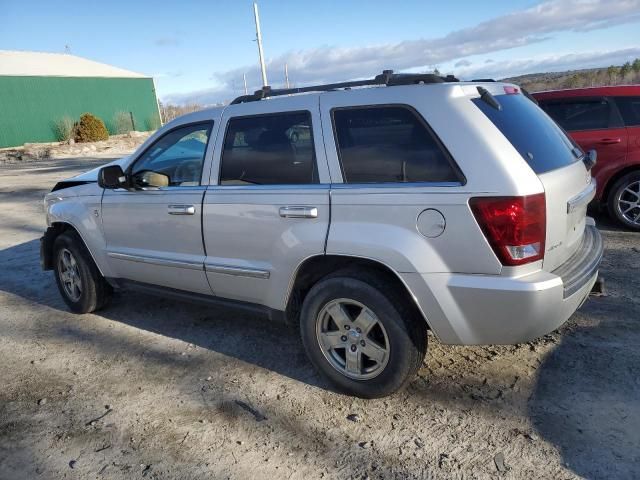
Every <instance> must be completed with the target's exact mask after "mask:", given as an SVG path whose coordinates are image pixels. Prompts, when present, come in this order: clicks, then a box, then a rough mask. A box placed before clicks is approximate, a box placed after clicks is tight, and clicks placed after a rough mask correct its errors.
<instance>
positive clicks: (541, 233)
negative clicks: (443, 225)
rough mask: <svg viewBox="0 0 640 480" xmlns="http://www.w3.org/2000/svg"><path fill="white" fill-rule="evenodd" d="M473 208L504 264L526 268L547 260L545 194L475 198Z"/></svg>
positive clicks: (492, 246)
mask: <svg viewBox="0 0 640 480" xmlns="http://www.w3.org/2000/svg"><path fill="white" fill-rule="evenodd" d="M469 206H470V207H471V210H472V211H473V214H474V216H475V217H476V221H477V222H478V224H479V225H480V228H481V229H482V231H483V232H484V235H485V237H486V238H487V240H488V241H489V244H490V245H491V248H493V251H494V252H495V254H496V255H497V256H498V258H499V259H500V261H501V262H502V264H503V265H508V266H515V265H523V264H525V263H530V262H535V261H536V260H541V259H543V258H544V242H545V237H546V227H547V214H546V204H545V197H544V193H538V194H536V195H527V196H524V197H474V198H472V199H470V200H469Z"/></svg>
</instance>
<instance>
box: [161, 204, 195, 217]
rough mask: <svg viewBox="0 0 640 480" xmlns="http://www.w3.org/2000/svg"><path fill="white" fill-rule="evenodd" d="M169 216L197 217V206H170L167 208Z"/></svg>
mask: <svg viewBox="0 0 640 480" xmlns="http://www.w3.org/2000/svg"><path fill="white" fill-rule="evenodd" d="M167 213H168V214H169V215H195V213H196V207H195V205H169V206H168V207H167Z"/></svg>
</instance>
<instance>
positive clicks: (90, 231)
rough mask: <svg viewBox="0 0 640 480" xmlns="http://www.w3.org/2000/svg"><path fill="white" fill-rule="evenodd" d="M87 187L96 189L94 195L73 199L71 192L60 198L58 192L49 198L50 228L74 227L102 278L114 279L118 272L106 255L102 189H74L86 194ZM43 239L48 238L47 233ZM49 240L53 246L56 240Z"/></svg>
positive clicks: (46, 200)
mask: <svg viewBox="0 0 640 480" xmlns="http://www.w3.org/2000/svg"><path fill="white" fill-rule="evenodd" d="M85 187H89V188H91V187H93V190H94V191H93V192H91V193H93V194H91V195H78V196H75V195H74V196H71V195H68V194H69V193H70V192H65V195H64V196H63V195H56V193H58V192H53V193H51V194H49V195H47V196H46V197H45V203H46V210H47V225H48V226H49V227H55V226H58V225H69V226H70V227H72V228H73V229H74V230H75V231H76V232H78V235H80V238H82V241H83V242H84V244H85V246H86V247H87V249H88V250H89V253H90V254H91V257H92V258H93V261H94V262H95V264H96V266H97V267H98V269H99V270H100V273H101V274H102V276H104V277H113V276H114V272H113V271H112V270H111V268H110V267H109V262H108V260H107V256H106V253H105V251H106V243H105V239H104V235H103V232H102V221H101V200H102V189H100V188H99V187H98V186H97V185H95V184H94V185H91V186H90V185H83V186H81V187H74V188H79V189H84V190H85V192H86V190H88V189H89V188H85ZM68 190H71V189H68ZM43 238H47V234H45V237H43ZM47 241H48V242H51V243H52V241H53V240H51V238H50V237H49V238H48V239H47ZM45 245H46V241H45V240H43V248H45ZM44 258H46V256H45V257H44Z"/></svg>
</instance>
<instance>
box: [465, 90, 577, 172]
mask: <svg viewBox="0 0 640 480" xmlns="http://www.w3.org/2000/svg"><path fill="white" fill-rule="evenodd" d="M495 99H496V100H497V101H498V103H499V104H500V106H501V109H497V108H495V107H494V106H491V105H490V104H488V103H487V102H485V101H483V100H482V99H481V98H475V99H473V100H472V101H473V103H475V104H476V106H477V107H478V108H479V109H480V110H482V112H483V113H484V114H485V115H486V116H487V117H489V119H490V120H491V121H492V122H493V124H494V125H495V126H496V127H498V129H499V130H500V131H501V132H502V134H503V135H504V136H505V137H506V138H507V140H509V142H511V144H512V145H513V146H514V147H515V149H516V150H517V151H518V153H520V155H521V156H522V158H524V160H525V161H526V162H527V163H528V164H529V166H530V167H531V168H532V170H533V171H534V172H536V173H538V174H541V173H544V172H548V171H551V170H555V169H556V168H561V167H564V166H567V165H570V164H572V163H573V162H575V161H577V160H578V159H579V158H580V157H581V156H582V152H581V151H580V149H579V148H577V147H575V145H574V144H573V142H572V141H571V140H570V139H569V138H568V137H567V135H566V134H565V133H564V132H563V131H562V129H561V128H559V127H558V125H556V124H555V123H554V122H553V120H551V119H550V118H549V116H548V115H546V114H545V113H544V112H543V111H542V110H541V109H540V108H539V107H538V106H537V105H536V104H535V103H533V102H532V101H531V100H529V99H528V98H527V97H525V96H524V95H520V94H516V95H496V96H495Z"/></svg>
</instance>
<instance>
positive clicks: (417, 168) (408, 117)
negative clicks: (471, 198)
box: [333, 106, 460, 183]
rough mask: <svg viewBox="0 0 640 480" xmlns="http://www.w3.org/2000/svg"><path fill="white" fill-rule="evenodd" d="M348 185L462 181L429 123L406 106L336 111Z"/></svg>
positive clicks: (342, 158) (339, 147) (338, 139)
mask: <svg viewBox="0 0 640 480" xmlns="http://www.w3.org/2000/svg"><path fill="white" fill-rule="evenodd" d="M333 122H334V129H335V135H336V143H337V147H338V154H339V156H340V162H341V164H342V173H343V176H344V181H345V183H389V182H396V183H403V182H460V176H459V175H458V173H457V170H456V169H455V168H454V166H453V163H452V161H451V159H450V158H449V155H448V154H447V153H446V152H445V151H444V149H443V148H442V147H441V145H440V143H439V141H438V140H437V139H436V138H435V136H434V135H433V134H432V133H431V131H430V130H429V128H428V127H427V126H426V124H425V123H424V121H422V120H421V119H420V118H418V115H417V114H416V113H415V112H414V111H413V110H411V109H409V108H407V107H403V106H380V107H378V106H375V107H362V108H360V107H358V108H344V109H335V110H334V111H333Z"/></svg>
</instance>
